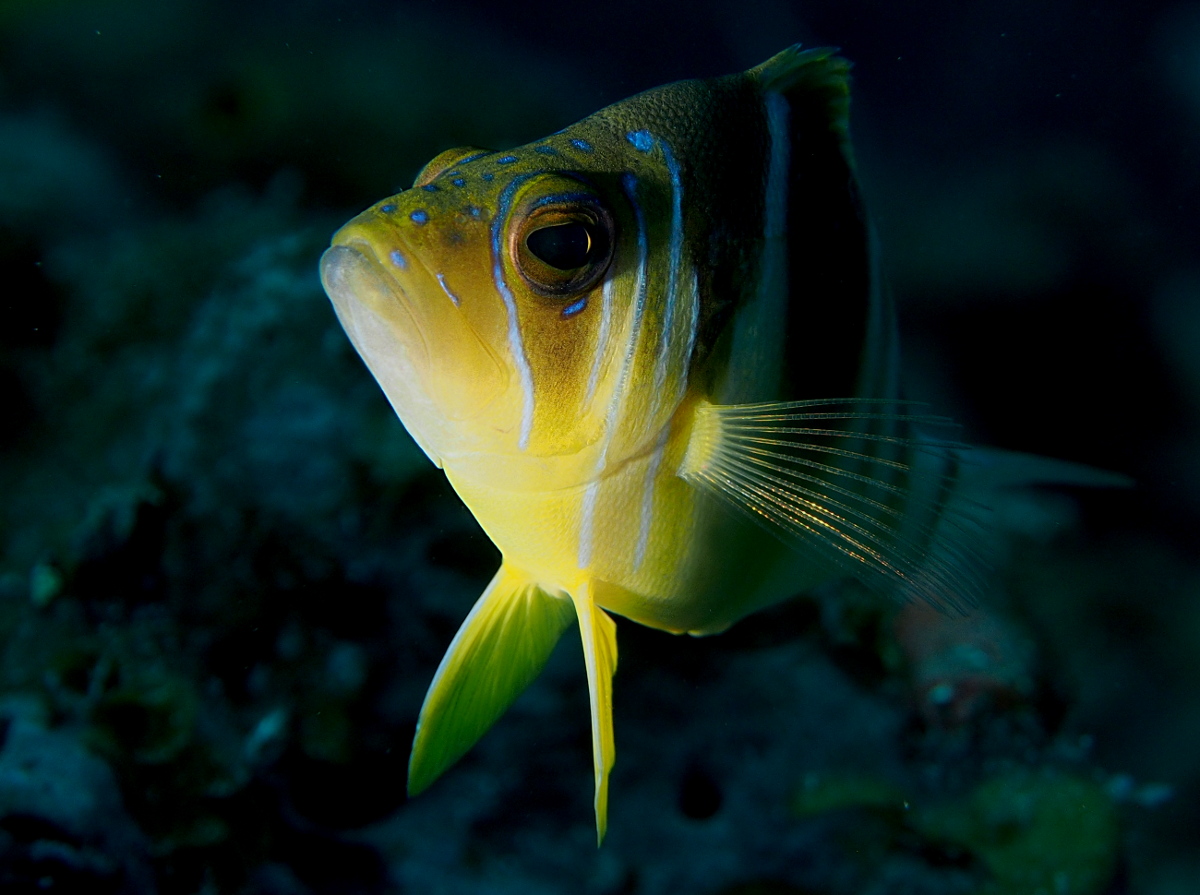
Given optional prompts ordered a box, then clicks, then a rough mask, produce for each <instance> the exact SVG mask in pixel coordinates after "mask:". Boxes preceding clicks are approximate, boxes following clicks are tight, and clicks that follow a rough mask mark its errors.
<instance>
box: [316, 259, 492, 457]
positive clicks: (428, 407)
mask: <svg viewBox="0 0 1200 895" xmlns="http://www.w3.org/2000/svg"><path fill="white" fill-rule="evenodd" d="M423 274H425V272H424V271H423V270H412V271H409V272H408V273H407V274H406V276H405V277H403V278H401V277H399V276H398V275H397V273H396V272H395V271H393V270H391V269H390V268H389V267H388V266H386V265H384V264H383V263H382V262H381V261H380V258H379V255H378V253H377V252H376V250H375V248H374V247H373V246H372V245H371V244H370V242H368V241H367V240H365V239H361V238H354V237H352V238H350V239H349V240H347V241H345V242H335V244H334V245H333V246H332V247H331V248H329V249H327V250H326V251H325V254H324V255H322V256H321V283H322V284H323V285H324V287H325V292H326V293H327V294H328V295H329V298H330V300H331V301H332V302H333V306H334V310H335V311H336V313H337V316H338V320H339V321H340V322H341V324H342V327H343V328H344V329H345V330H346V334H347V335H348V336H349V337H350V341H351V342H352V343H353V345H354V347H355V349H356V350H357V351H358V353H359V355H360V356H361V357H362V359H363V361H365V362H366V364H367V367H368V368H369V369H370V371H371V373H372V375H374V377H375V379H376V381H378V382H379V385H380V387H381V388H382V389H383V391H384V393H385V394H386V395H387V398H388V400H389V401H390V402H391V404H392V407H393V408H394V409H395V410H396V413H397V415H398V416H399V417H400V419H401V420H402V421H403V422H404V425H405V426H406V427H407V428H408V430H409V432H410V434H412V436H413V438H414V439H415V440H416V441H417V443H418V444H419V445H420V446H421V448H422V449H423V450H424V451H425V453H426V454H428V455H429V457H430V458H431V459H432V460H433V461H434V462H435V463H437V464H438V465H439V466H440V465H441V461H440V457H441V455H444V454H445V453H446V452H447V451H454V450H457V449H461V448H462V447H464V445H462V444H459V442H460V441H462V439H463V437H464V436H465V434H466V433H465V432H464V431H463V427H461V426H459V425H455V424H456V423H461V422H463V421H465V420H469V419H472V418H475V417H478V416H479V415H480V414H481V413H483V411H484V410H485V409H486V408H487V407H488V405H490V404H491V403H492V402H493V401H494V399H495V398H496V397H497V396H498V395H499V394H500V393H501V392H502V391H503V390H504V386H505V383H506V381H507V379H508V378H509V377H508V376H507V374H506V373H505V371H504V369H503V367H502V366H501V364H500V363H499V361H498V359H497V358H496V357H495V355H494V353H493V352H491V351H489V350H488V349H487V346H486V345H485V344H483V343H482V340H481V339H480V338H479V336H478V335H477V334H476V333H475V332H474V331H473V330H472V329H471V326H470V324H469V323H468V322H467V321H466V319H465V318H464V317H463V315H462V314H461V312H460V311H459V309H458V308H457V307H454V306H453V305H451V304H450V302H448V301H446V297H445V295H444V294H443V293H442V292H441V291H440V287H439V286H437V284H436V281H434V280H433V278H432V277H431V276H424V279H428V280H430V282H429V283H425V282H424V281H423V279H422V275H423ZM435 290H436V291H437V294H436V295H432V293H433V292H434V291H435ZM429 299H432V300H429ZM464 373H466V374H467V375H468V379H469V382H466V383H464V382H462V381H461V379H462V376H463V375H464Z"/></svg>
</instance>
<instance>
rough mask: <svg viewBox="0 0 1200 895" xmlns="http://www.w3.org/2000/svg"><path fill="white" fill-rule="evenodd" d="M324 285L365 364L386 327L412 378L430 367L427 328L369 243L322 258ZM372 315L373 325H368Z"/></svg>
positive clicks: (354, 243)
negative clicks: (368, 315)
mask: <svg viewBox="0 0 1200 895" xmlns="http://www.w3.org/2000/svg"><path fill="white" fill-rule="evenodd" d="M321 284H322V285H323V286H324V287H325V292H326V293H327V294H328V295H329V298H330V300H331V301H332V302H333V306H334V310H335V311H336V312H337V316H338V320H340V321H341V323H342V326H343V328H345V330H346V332H347V334H349V336H350V340H351V341H352V342H353V343H354V347H355V348H357V349H358V351H359V353H360V354H362V355H363V358H364V359H367V361H368V366H369V365H370V360H369V356H368V355H369V354H371V353H373V347H374V346H375V345H376V342H377V340H378V338H379V336H381V335H382V333H379V332H377V328H378V326H379V324H380V323H386V324H387V330H388V334H389V335H390V336H391V337H392V339H389V341H392V340H393V339H394V340H396V341H398V342H399V343H400V344H399V345H396V344H392V345H391V346H390V347H392V348H393V349H394V348H396V347H402V348H403V353H404V355H405V359H406V361H407V362H408V363H409V364H410V366H412V367H413V368H414V369H413V372H417V371H420V372H422V373H423V372H425V371H427V370H428V368H429V366H430V359H431V354H430V350H429V344H428V343H427V342H426V341H425V332H424V329H425V328H424V327H423V326H421V325H420V323H421V322H420V321H419V320H418V319H417V313H416V307H415V306H414V304H413V301H412V298H411V297H410V296H409V294H408V293H407V292H406V291H405V289H404V286H403V285H402V284H401V283H400V281H399V280H397V279H396V278H395V277H394V276H392V275H391V274H390V272H389V271H387V270H386V269H385V268H384V266H383V265H382V264H381V263H380V261H379V257H378V256H377V255H376V254H375V250H374V249H373V248H372V247H371V245H370V244H369V243H368V242H366V241H365V240H357V239H356V240H354V241H352V242H349V243H344V244H340V245H335V246H332V247H331V248H329V249H327V250H326V251H325V254H323V255H322V256H321ZM364 312H369V313H370V315H371V316H372V317H373V318H375V319H373V320H372V319H367V318H365V317H364Z"/></svg>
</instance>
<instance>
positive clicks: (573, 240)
mask: <svg viewBox="0 0 1200 895" xmlns="http://www.w3.org/2000/svg"><path fill="white" fill-rule="evenodd" d="M615 236H616V234H615V232H614V228H613V219H612V215H611V214H609V212H608V210H607V209H606V208H605V207H604V206H603V205H601V204H600V202H599V201H597V200H596V198H595V197H594V196H591V195H587V194H574V195H568V196H557V197H551V198H548V199H543V200H542V201H541V202H539V203H537V204H536V205H535V206H534V207H533V208H532V209H530V210H529V212H528V213H526V214H525V215H523V216H521V218H520V219H519V222H518V223H517V225H516V226H515V227H513V228H511V229H510V231H509V253H510V257H511V258H512V262H513V266H514V267H515V268H516V270H517V273H519V274H520V275H521V278H522V279H523V280H525V282H526V283H527V284H528V285H529V288H530V289H532V290H533V291H534V292H535V293H537V294H538V295H541V296H544V297H546V298H555V299H563V298H569V297H572V296H575V295H578V294H580V293H583V292H587V291H588V290H590V289H591V288H592V287H593V286H595V285H596V283H597V282H599V280H600V278H601V277H603V276H604V273H605V271H607V270H608V266H609V264H610V263H611V261H612V254H613V244H614V242H615Z"/></svg>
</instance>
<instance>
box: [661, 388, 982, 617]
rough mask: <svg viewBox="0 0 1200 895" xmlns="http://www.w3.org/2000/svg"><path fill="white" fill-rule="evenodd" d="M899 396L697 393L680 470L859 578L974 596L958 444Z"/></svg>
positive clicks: (956, 603) (942, 599)
mask: <svg viewBox="0 0 1200 895" xmlns="http://www.w3.org/2000/svg"><path fill="white" fill-rule="evenodd" d="M913 409H919V408H914V405H912V404H910V403H907V402H902V401H892V400H872V399H855V398H849V399H841V400H814V401H790V402H781V403H764V404H741V405H725V406H718V405H714V404H707V403H703V402H702V403H701V404H700V405H698V407H697V410H696V417H695V422H694V425H693V431H692V438H691V441H690V442H689V445H688V452H687V456H686V457H685V459H684V462H683V465H682V468H681V469H680V475H681V476H682V477H683V478H684V479H685V480H686V481H688V482H690V483H691V484H693V485H694V486H695V487H697V488H699V489H701V490H705V491H708V492H709V493H712V494H714V495H716V496H718V497H720V498H721V499H723V500H725V501H727V502H729V503H730V504H732V505H733V506H735V507H737V508H738V509H740V510H742V511H744V512H746V513H748V514H750V515H751V516H752V517H753V518H754V519H755V520H757V521H759V522H761V523H762V524H764V525H765V526H766V527H767V528H768V529H770V530H772V531H774V532H775V533H777V534H779V535H780V536H781V537H783V538H784V539H785V540H794V541H795V543H796V544H797V545H798V546H800V547H803V548H804V549H806V550H809V551H811V552H812V553H813V555H814V557H816V558H819V559H820V560H821V561H828V562H830V563H832V564H834V565H837V566H840V567H841V568H843V569H845V570H846V571H847V572H849V573H850V574H852V575H854V576H855V577H857V578H859V580H861V581H863V583H865V584H867V585H871V586H876V587H879V588H880V589H884V590H887V591H889V592H892V593H899V594H901V595H902V596H904V597H913V596H915V597H920V598H923V599H925V600H928V601H929V602H930V603H933V604H935V605H938V606H949V607H952V608H961V607H962V606H964V605H969V604H971V603H973V602H975V600H976V599H977V597H978V592H979V590H980V584H979V573H980V565H981V564H980V562H979V557H978V556H977V550H976V546H975V545H976V543H977V540H978V539H977V532H978V530H979V526H978V524H977V522H978V520H977V519H976V515H977V514H976V512H975V511H976V509H977V508H976V507H975V506H973V505H971V504H969V503H967V502H964V501H963V500H961V499H959V495H958V474H959V465H960V464H959V456H960V453H961V450H962V448H963V446H962V445H958V444H955V443H953V442H950V441H946V440H942V439H933V438H927V437H924V436H921V435H916V434H914V428H916V427H933V426H939V425H940V426H945V425H946V421H945V420H943V419H939V418H936V417H931V416H925V415H921V414H913V413H910V412H909V411H911V410H913Z"/></svg>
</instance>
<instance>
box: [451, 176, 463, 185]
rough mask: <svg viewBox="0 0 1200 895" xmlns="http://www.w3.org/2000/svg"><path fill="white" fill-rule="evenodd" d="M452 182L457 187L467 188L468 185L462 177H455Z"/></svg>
mask: <svg viewBox="0 0 1200 895" xmlns="http://www.w3.org/2000/svg"><path fill="white" fill-rule="evenodd" d="M450 182H451V183H452V184H454V185H455V186H466V185H467V182H466V181H465V180H463V179H462V178H461V177H455V178H454V179H453V180H451V181H450Z"/></svg>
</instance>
